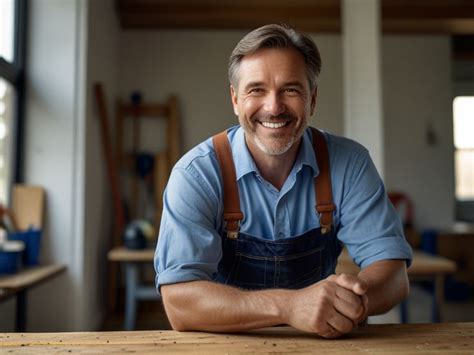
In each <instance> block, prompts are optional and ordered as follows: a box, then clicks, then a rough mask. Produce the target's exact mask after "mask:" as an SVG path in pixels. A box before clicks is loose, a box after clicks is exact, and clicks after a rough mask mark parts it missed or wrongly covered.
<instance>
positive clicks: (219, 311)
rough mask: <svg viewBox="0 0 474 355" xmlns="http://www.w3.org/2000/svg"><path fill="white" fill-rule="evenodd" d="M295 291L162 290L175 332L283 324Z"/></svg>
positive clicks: (212, 286) (209, 286)
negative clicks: (284, 311) (285, 310)
mask: <svg viewBox="0 0 474 355" xmlns="http://www.w3.org/2000/svg"><path fill="white" fill-rule="evenodd" d="M291 292H292V291H289V290H265V291H243V290H240V289H237V288H234V287H230V286H226V285H222V284H218V283H214V282H210V281H192V282H184V283H178V284H172V285H164V286H162V287H161V293H162V295H163V303H164V305H165V309H166V313H167V315H168V318H169V320H170V322H171V325H172V326H173V329H176V330H180V331H184V330H202V331H211V332H235V331H243V330H248V329H256V328H262V327H268V326H272V325H276V324H281V323H284V321H283V319H284V315H283V310H284V305H285V303H287V302H286V301H287V300H288V297H291V296H290V293H291Z"/></svg>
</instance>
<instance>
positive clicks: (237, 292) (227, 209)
mask: <svg viewBox="0 0 474 355" xmlns="http://www.w3.org/2000/svg"><path fill="white" fill-rule="evenodd" d="M320 68H321V59H320V56H319V52H318V49H317V47H316V45H315V44H314V43H313V42H312V40H311V39H309V38H308V37H306V36H304V35H302V34H299V33H297V32H296V31H294V30H292V29H289V28H286V27H283V26H279V25H267V26H264V27H261V28H259V29H257V30H254V31H252V32H251V33H249V34H247V35H246V36H245V37H244V38H243V39H242V40H241V41H240V43H239V44H238V45H237V46H236V48H235V49H234V51H233V52H232V55H231V57H230V62H229V80H230V84H231V86H230V91H231V98H232V104H233V107H234V112H235V114H236V115H237V116H238V118H239V123H240V126H236V127H232V128H230V129H229V130H228V131H226V132H223V133H221V134H219V135H216V136H215V137H213V138H211V139H208V140H207V141H205V142H204V143H201V144H200V145H198V146H197V147H195V148H194V149H193V150H191V151H190V152H189V153H187V154H186V155H185V156H184V157H183V158H182V159H181V160H180V161H179V162H178V163H177V164H176V166H175V167H174V169H173V171H172V173H171V176H170V180H169V183H168V186H167V189H166V192H165V196H164V211H163V218H162V222H161V228H160V236H159V240H158V246H157V250H156V253H155V268H156V271H157V277H156V283H157V289H158V292H161V294H162V297H163V302H164V305H165V309H166V312H167V315H168V317H169V320H170V322H171V325H172V326H173V328H174V329H176V330H202V331H212V332H233V331H242V330H247V329H253V328H259V327H266V326H272V325H278V324H288V325H290V326H293V327H295V328H297V329H300V330H303V331H307V332H313V333H317V334H319V335H321V336H323V337H327V338H335V337H338V336H340V335H342V334H344V333H348V332H350V331H351V330H352V329H353V328H354V327H355V326H356V325H357V324H358V323H360V322H361V321H363V320H365V319H366V317H367V316H369V315H373V314H379V313H382V312H385V311H387V310H389V309H390V308H392V307H393V306H394V305H395V304H397V303H399V302H400V301H401V300H402V299H403V298H404V297H406V296H407V294H408V288H409V286H408V281H407V274H406V264H407V263H409V262H410V260H411V250H410V247H409V246H408V244H407V243H406V241H405V239H404V237H403V232H402V228H401V225H400V222H399V219H398V217H397V215H396V212H395V211H394V209H393V207H392V206H391V205H390V203H389V202H388V199H387V195H386V193H385V190H384V186H383V183H382V181H381V179H380V177H379V176H378V174H377V172H376V169H375V167H374V165H373V163H372V161H371V159H370V157H369V154H368V152H367V150H366V149H365V148H363V147H362V146H361V145H359V144H357V143H355V142H353V141H351V140H349V139H346V138H342V137H337V136H334V135H330V134H328V133H324V132H321V131H319V130H315V129H311V128H309V127H307V121H308V118H309V117H310V116H311V115H312V114H313V113H314V111H315V108H316V98H317V79H318V76H319V72H320ZM315 206H316V208H315ZM342 243H344V244H345V245H346V246H347V248H348V250H349V252H350V254H351V256H352V257H353V258H354V260H355V261H356V262H357V263H358V264H359V265H360V266H361V267H362V271H361V272H360V273H359V274H358V275H357V276H351V275H346V274H341V275H334V272H335V265H336V262H337V257H338V256H339V253H340V251H341V244H342Z"/></svg>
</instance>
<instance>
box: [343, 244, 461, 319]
mask: <svg viewBox="0 0 474 355" xmlns="http://www.w3.org/2000/svg"><path fill="white" fill-rule="evenodd" d="M359 271H360V268H359V267H358V266H357V265H356V264H354V262H353V261H352V259H351V257H350V256H349V254H348V252H347V250H346V249H344V250H343V251H342V253H341V256H340V257H339V260H338V264H337V268H336V273H341V272H345V273H349V274H357V273H358V272H359ZM454 272H456V263H455V262H454V261H452V260H450V259H447V258H444V257H442V256H438V255H432V254H428V253H424V252H422V251H419V250H414V251H413V262H412V264H411V266H410V267H409V268H408V271H407V273H408V277H409V279H410V282H416V281H424V280H429V281H433V282H434V292H433V301H432V321H433V322H434V323H436V322H440V321H441V320H442V315H441V307H442V305H443V303H444V280H445V277H446V275H447V274H452V273H454ZM401 316H402V322H403V323H406V322H407V321H408V311H407V301H404V302H402V304H401Z"/></svg>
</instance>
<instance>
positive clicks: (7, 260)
mask: <svg viewBox="0 0 474 355" xmlns="http://www.w3.org/2000/svg"><path fill="white" fill-rule="evenodd" d="M24 249H25V244H24V243H23V242H21V241H5V242H3V243H1V244H0V274H14V273H15V272H17V271H18V269H19V267H20V265H21V253H22V251H23V250H24Z"/></svg>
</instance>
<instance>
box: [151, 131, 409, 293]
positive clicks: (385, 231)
mask: <svg viewBox="0 0 474 355" xmlns="http://www.w3.org/2000/svg"><path fill="white" fill-rule="evenodd" d="M228 136H229V141H230V144H231V147H232V155H233V158H234V163H235V168H236V175H237V181H238V187H239V196H240V207H241V210H242V212H243V214H244V219H243V221H242V224H241V228H240V231H241V232H243V233H246V234H248V235H252V236H255V237H259V238H265V239H270V240H275V239H282V238H289V237H295V236H298V235H301V234H304V233H305V232H307V231H309V230H311V229H314V228H317V227H319V219H318V216H317V215H316V212H315V195H314V177H315V176H317V175H318V174H319V169H318V163H317V159H316V156H315V154H314V150H313V145H312V136H311V130H310V129H309V128H307V129H306V131H305V132H304V134H303V140H302V144H301V148H300V150H299V152H298V155H297V158H296V161H295V164H294V166H293V168H292V170H291V172H290V175H289V176H288V178H287V180H286V181H285V183H284V185H283V187H282V189H281V190H280V191H278V190H277V189H276V188H275V187H274V186H273V185H271V184H270V183H269V182H267V181H266V180H265V179H263V178H262V176H261V175H260V173H259V171H258V169H257V167H256V165H255V162H254V161H253V159H252V157H251V155H250V152H249V151H248V148H247V145H246V143H245V137H244V132H243V130H242V128H241V127H240V126H235V127H232V128H230V129H229V130H228ZM325 136H326V140H327V145H328V150H329V159H330V169H331V179H332V191H333V199H334V204H335V205H336V211H335V214H334V227H335V230H336V233H337V238H338V239H339V240H340V241H341V242H343V243H344V244H345V245H346V247H347V248H348V251H349V253H350V255H351V256H352V258H353V259H354V261H355V262H356V263H357V264H358V265H359V266H360V267H362V268H364V267H366V266H368V265H370V264H372V263H374V262H376V261H379V260H385V259H405V260H407V263H408V264H410V261H411V257H412V254H411V248H410V247H409V245H408V243H407V242H406V240H405V237H404V235H403V229H402V226H401V223H400V219H399V217H398V215H397V212H396V211H395V209H394V208H393V206H392V204H391V203H390V202H389V200H388V197H387V194H386V192H385V188H384V185H383V182H382V180H381V178H380V177H379V175H378V173H377V170H376V169H375V166H374V164H373V163H372V160H371V159H370V156H369V153H368V151H367V149H365V148H364V147H363V146H362V145H360V144H358V143H356V142H354V141H352V140H350V139H347V138H343V137H338V136H335V135H331V134H329V133H325ZM222 215H223V199H222V179H221V174H220V168H219V164H218V161H217V158H216V155H215V152H214V148H213V145H212V138H209V139H208V140H206V141H205V142H203V143H201V144H199V145H198V146H196V147H195V148H193V149H192V150H191V151H189V152H188V153H187V154H185V155H184V156H183V157H182V158H181V159H180V160H179V161H178V163H177V164H176V165H175V167H174V168H173V171H172V172H171V176H170V179H169V182H168V185H167V187H166V190H165V193H164V198H163V216H162V220H161V226H160V234H159V238H158V245H157V248H156V251H155V258H154V264H155V270H156V273H157V275H156V286H157V290H158V291H159V287H160V286H161V285H163V284H171V283H177V282H185V281H193V280H212V279H213V278H214V275H215V274H216V272H217V266H218V264H219V261H220V259H221V257H222V248H221V237H220V233H221V232H222V228H223V220H222Z"/></svg>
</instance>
